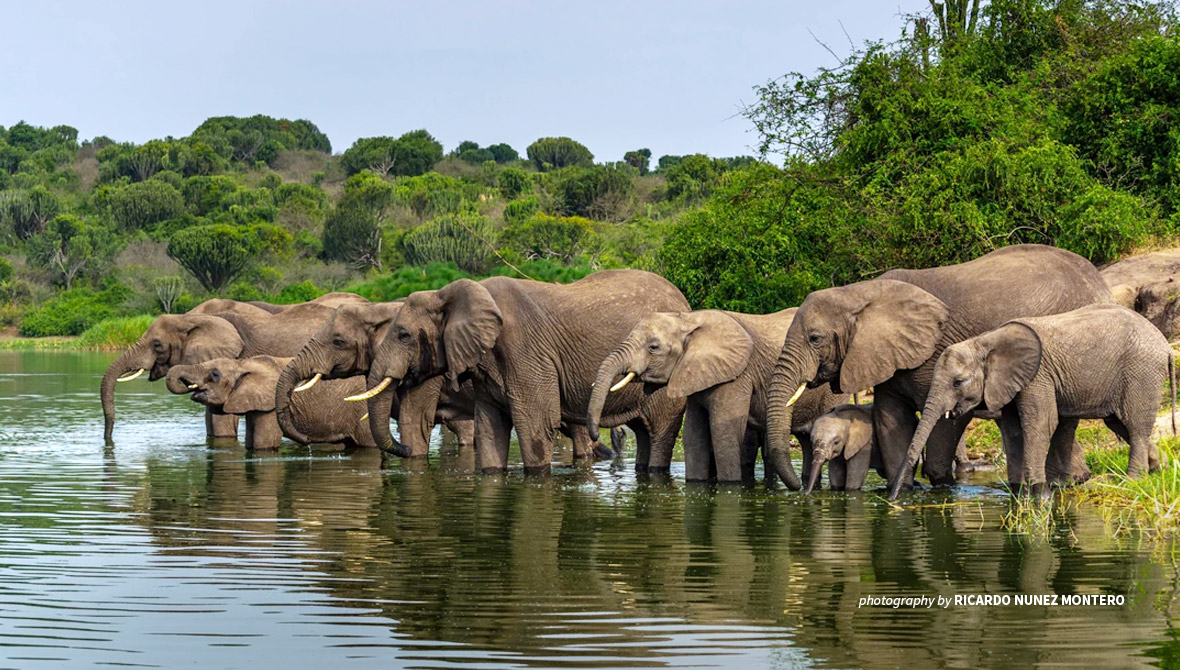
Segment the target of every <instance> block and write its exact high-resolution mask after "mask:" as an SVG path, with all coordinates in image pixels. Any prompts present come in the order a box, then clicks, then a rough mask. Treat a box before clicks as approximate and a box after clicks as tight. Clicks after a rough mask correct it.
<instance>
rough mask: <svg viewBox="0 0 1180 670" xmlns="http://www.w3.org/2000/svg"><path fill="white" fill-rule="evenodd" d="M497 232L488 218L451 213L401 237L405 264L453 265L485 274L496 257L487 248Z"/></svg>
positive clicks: (467, 270)
mask: <svg viewBox="0 0 1180 670" xmlns="http://www.w3.org/2000/svg"><path fill="white" fill-rule="evenodd" d="M494 236H495V231H494V230H493V228H492V224H491V222H490V221H488V219H487V217H484V216H480V215H478V214H470V213H464V214H450V215H446V216H442V217H439V218H437V219H434V220H432V221H430V222H428V223H425V224H423V225H421V226H419V227H418V228H416V229H414V230H412V231H410V232H409V233H406V235H405V237H403V238H402V248H403V253H404V254H405V257H406V262H408V263H410V264H411V265H429V264H432V263H454V264H455V265H456V266H457V267H459V268H460V269H462V270H464V271H466V272H471V273H476V274H479V273H482V272H486V271H487V270H488V268H490V267H491V265H492V262H493V258H494V257H495V254H494V253H493V252H492V250H491V249H489V248H488V246H487V244H485V243H484V241H481V240H480V239H479V238H481V237H482V238H483V240H486V241H487V242H488V243H493V239H494Z"/></svg>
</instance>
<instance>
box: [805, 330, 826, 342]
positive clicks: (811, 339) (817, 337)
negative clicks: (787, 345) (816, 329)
mask: <svg viewBox="0 0 1180 670" xmlns="http://www.w3.org/2000/svg"><path fill="white" fill-rule="evenodd" d="M822 339H823V338H822V337H820V334H819V333H812V334H811V335H809V336H808V337H807V341H808V342H810V343H812V344H819V343H820V340H822Z"/></svg>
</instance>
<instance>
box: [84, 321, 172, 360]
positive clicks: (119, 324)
mask: <svg viewBox="0 0 1180 670" xmlns="http://www.w3.org/2000/svg"><path fill="white" fill-rule="evenodd" d="M155 320H156V317H155V316H153V315H151V314H140V315H139V316H126V317H120V318H113V319H103V320H102V321H99V322H98V323H96V324H94V325H93V326H91V327H89V328H87V329H86V331H85V332H83V333H82V334H81V335H80V336H79V337H78V342H77V344H78V346H79V347H80V348H84V349H100V350H105V351H119V350H122V349H126V348H127V347H129V346H131V345H132V344H135V342H136V341H137V340H139V338H140V337H142V336H143V334H144V333H145V332H147V329H148V328H149V327H150V326H151V325H152V322H154V321H155Z"/></svg>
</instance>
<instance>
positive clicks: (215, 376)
mask: <svg viewBox="0 0 1180 670" xmlns="http://www.w3.org/2000/svg"><path fill="white" fill-rule="evenodd" d="M209 381H211V382H219V381H221V370H210V371H209Z"/></svg>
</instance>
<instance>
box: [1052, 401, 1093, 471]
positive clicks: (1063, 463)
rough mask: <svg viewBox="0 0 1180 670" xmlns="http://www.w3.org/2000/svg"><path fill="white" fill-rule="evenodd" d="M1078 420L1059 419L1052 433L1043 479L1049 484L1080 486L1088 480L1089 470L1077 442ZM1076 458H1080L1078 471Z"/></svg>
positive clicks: (1083, 453) (1084, 455) (1069, 418)
mask: <svg viewBox="0 0 1180 670" xmlns="http://www.w3.org/2000/svg"><path fill="white" fill-rule="evenodd" d="M1077 431H1078V420H1077V419H1074V418H1071V417H1061V418H1060V419H1058V422H1057V430H1055V431H1053V438H1052V440H1050V442H1049V458H1048V460H1047V461H1046V462H1045V479H1046V481H1047V482H1048V483H1050V484H1059V485H1061V486H1069V485H1070V484H1075V483H1077V484H1081V483H1082V482H1084V481H1086V480H1087V479H1089V478H1090V469H1089V468H1088V467H1087V466H1086V454H1085V452H1084V451H1083V450H1082V447H1081V445H1079V444H1078V442H1077V437H1076V436H1077ZM1077 457H1081V463H1080V469H1081V472H1079V464H1078V461H1077Z"/></svg>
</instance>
